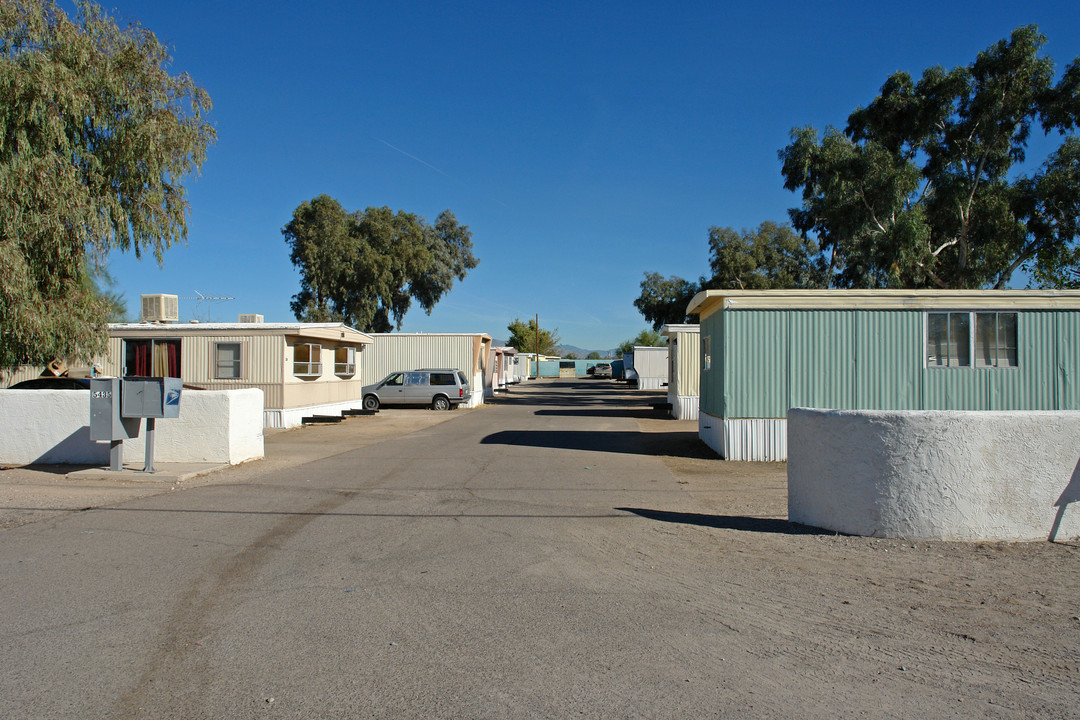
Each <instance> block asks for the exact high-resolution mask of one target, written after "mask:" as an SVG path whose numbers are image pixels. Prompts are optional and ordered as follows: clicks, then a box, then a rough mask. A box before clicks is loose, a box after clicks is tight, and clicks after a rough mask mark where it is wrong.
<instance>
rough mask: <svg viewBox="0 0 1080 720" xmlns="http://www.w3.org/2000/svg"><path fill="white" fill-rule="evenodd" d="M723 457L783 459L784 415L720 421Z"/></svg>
mask: <svg viewBox="0 0 1080 720" xmlns="http://www.w3.org/2000/svg"><path fill="white" fill-rule="evenodd" d="M720 454H721V455H722V456H723V457H724V458H725V459H726V460H742V461H754V462H780V461H783V460H787V419H786V418H753V419H748V418H735V419H726V420H724V449H723V451H722V452H721V453H720Z"/></svg>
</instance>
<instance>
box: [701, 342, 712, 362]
mask: <svg viewBox="0 0 1080 720" xmlns="http://www.w3.org/2000/svg"><path fill="white" fill-rule="evenodd" d="M701 358H702V362H703V363H704V367H705V369H706V370H711V369H712V336H710V335H702V336H701Z"/></svg>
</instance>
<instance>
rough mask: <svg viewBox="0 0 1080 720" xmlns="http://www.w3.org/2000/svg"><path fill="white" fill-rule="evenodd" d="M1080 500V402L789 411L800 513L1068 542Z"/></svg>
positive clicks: (791, 502)
mask: <svg viewBox="0 0 1080 720" xmlns="http://www.w3.org/2000/svg"><path fill="white" fill-rule="evenodd" d="M1077 501H1080V413H1078V412H986V411H982V412H959V411H854V410H810V409H806V408H796V409H793V410H791V411H790V412H789V413H788V518H789V519H790V520H792V521H793V522H799V523H804V524H806V525H812V526H815V527H820V528H825V529H828V530H836V531H839V532H844V533H850V534H854V535H866V536H873V537H894V538H907V539H912V540H924V539H925V540H1046V539H1048V538H1049V539H1059V540H1065V539H1072V538H1076V537H1080V502H1077ZM1070 503H1074V504H1075V505H1070Z"/></svg>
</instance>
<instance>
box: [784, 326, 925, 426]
mask: <svg viewBox="0 0 1080 720" xmlns="http://www.w3.org/2000/svg"><path fill="white" fill-rule="evenodd" d="M922 333H923V325H922V314H921V313H917V312H896V311H892V310H858V311H856V313H855V362H856V366H857V368H856V370H857V372H856V376H855V403H854V405H852V406H850V409H858V410H921V409H922V401H923V381H922V380H923V373H924V371H923V359H922V352H923V341H922ZM792 407H794V406H792Z"/></svg>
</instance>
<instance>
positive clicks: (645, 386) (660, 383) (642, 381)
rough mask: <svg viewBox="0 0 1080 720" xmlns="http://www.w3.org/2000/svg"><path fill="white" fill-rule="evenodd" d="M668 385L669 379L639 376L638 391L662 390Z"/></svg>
mask: <svg viewBox="0 0 1080 720" xmlns="http://www.w3.org/2000/svg"><path fill="white" fill-rule="evenodd" d="M666 385H667V378H658V377H642V376H641V375H638V379H637V386H638V390H660V389H662V388H663V387H664V386H666Z"/></svg>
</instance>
